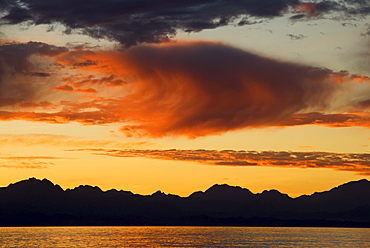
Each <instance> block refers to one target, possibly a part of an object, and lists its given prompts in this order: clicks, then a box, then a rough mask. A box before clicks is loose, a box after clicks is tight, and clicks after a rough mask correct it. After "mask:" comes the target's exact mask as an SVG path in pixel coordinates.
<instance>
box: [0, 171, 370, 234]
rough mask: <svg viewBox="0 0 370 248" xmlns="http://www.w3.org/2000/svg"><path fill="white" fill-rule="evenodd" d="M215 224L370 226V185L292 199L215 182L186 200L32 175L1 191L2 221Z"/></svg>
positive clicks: (362, 182) (349, 185)
mask: <svg viewBox="0 0 370 248" xmlns="http://www.w3.org/2000/svg"><path fill="white" fill-rule="evenodd" d="M45 225H53V226H61V225H207V226H212V225H217V226H230V225H233V226H338V227H370V182H369V181H368V180H366V179H362V180H360V181H354V182H349V183H346V184H343V185H340V186H338V187H335V188H333V189H331V190H328V191H325V192H320V193H314V194H312V195H303V196H300V197H297V198H292V197H289V196H288V195H286V194H282V193H280V192H279V191H277V190H265V191H263V192H262V193H258V194H253V193H252V192H251V191H249V190H248V189H244V188H241V187H238V186H229V185H227V184H222V185H219V184H216V185H213V186H212V187H210V188H209V189H207V190H206V191H204V192H202V191H198V192H194V193H193V194H191V195H189V196H188V197H180V196H177V195H171V194H165V193H163V192H161V191H157V192H155V193H153V194H152V195H138V194H134V193H132V192H130V191H124V190H119V191H118V190H115V189H111V190H108V191H103V190H101V189H100V188H99V187H96V186H95V187H93V186H89V185H81V186H78V187H76V188H74V189H67V190H63V189H62V188H61V187H60V186H59V185H54V184H53V183H52V182H50V181H49V180H47V179H43V180H39V179H36V178H30V179H27V180H23V181H20V182H16V183H13V184H10V185H9V186H7V187H3V188H0V226H45Z"/></svg>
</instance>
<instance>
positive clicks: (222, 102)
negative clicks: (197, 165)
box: [0, 41, 370, 138]
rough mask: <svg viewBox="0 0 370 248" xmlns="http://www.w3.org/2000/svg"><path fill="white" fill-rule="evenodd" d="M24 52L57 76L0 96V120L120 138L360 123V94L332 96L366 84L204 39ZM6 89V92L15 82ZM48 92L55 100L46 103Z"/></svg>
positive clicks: (363, 121)
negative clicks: (98, 129) (114, 129)
mask: <svg viewBox="0 0 370 248" xmlns="http://www.w3.org/2000/svg"><path fill="white" fill-rule="evenodd" d="M17 47H18V48H19V47H20V48H22V46H15V47H13V49H16V48H17ZM26 47H27V49H30V50H32V49H36V50H37V49H41V48H43V49H46V48H47V49H49V50H51V51H49V50H47V52H44V54H42V55H43V56H45V57H52V58H53V61H52V63H57V64H58V66H60V67H62V69H63V70H62V71H61V72H60V74H63V77H62V76H61V75H59V77H56V78H57V79H59V81H56V83H55V82H53V83H52V84H40V85H38V86H37V88H35V89H34V94H33V95H34V96H33V97H32V98H31V99H29V98H28V97H27V98H22V97H20V99H18V98H17V99H15V98H9V97H5V96H4V97H3V98H1V96H0V107H1V106H3V108H2V109H0V120H19V119H22V120H29V121H43V122H49V123H69V122H72V121H73V122H79V123H82V124H88V125H97V124H107V123H122V125H123V126H122V128H121V131H122V132H123V133H124V134H126V135H127V136H151V137H163V136H171V135H173V136H176V135H183V136H187V137H189V138H195V137H199V136H206V135H212V134H222V133H224V132H227V131H232V130H237V129H243V128H257V127H266V126H291V125H309V124H310V125H327V126H333V127H334V126H366V127H368V126H369V117H368V112H366V109H367V106H368V105H369V104H368V102H370V99H367V98H366V97H365V94H364V95H362V96H361V97H360V98H353V99H355V100H350V101H349V100H346V99H344V98H343V100H342V99H337V98H339V97H338V96H343V95H344V93H343V92H345V91H346V89H349V88H350V87H355V86H356V85H360V83H365V82H369V81H370V79H369V78H368V77H367V76H361V75H351V74H350V73H348V72H346V71H340V72H333V71H331V70H329V69H325V68H316V67H311V66H306V65H301V64H295V63H288V62H282V61H278V60H274V59H271V58H266V57H262V56H259V55H256V54H252V53H250V52H247V51H243V50H240V49H237V48H233V47H230V46H227V45H224V44H222V43H217V42H206V41H199V42H181V41H179V42H171V43H164V44H159V45H140V46H136V47H132V48H130V49H127V50H125V51H124V52H119V51H89V50H82V49H78V50H74V51H67V50H66V49H65V48H58V47H53V46H50V47H48V46H46V45H43V44H38V45H37V46H36V45H34V44H31V45H28V46H26ZM40 47H41V48H40ZM44 47H45V48H44ZM20 48H19V49H20ZM18 53H19V51H17V52H14V54H18ZM29 53H30V54H32V52H29ZM0 55H1V54H0ZM23 59H24V60H27V59H28V57H24V58H23ZM26 62H27V61H26ZM28 62H29V61H28ZM26 65H27V66H28V67H27V66H26ZM12 66H15V64H14V65H13V64H12ZM0 67H1V66H0ZM24 68H30V65H29V64H28V63H25V65H24ZM0 69H1V68H0ZM28 70H29V69H28ZM55 73H56V72H55ZM27 75H28V74H27ZM6 85H7V86H8V85H10V83H9V82H7V83H6ZM11 85H12V87H13V88H14V89H16V87H15V86H16V83H15V82H13V83H11ZM27 87H28V86H27ZM25 92H26V91H25ZM76 92H78V93H90V94H83V95H82V96H81V94H75V93H76ZM91 93H92V94H91ZM342 93H343V94H342ZM50 95H56V96H57V97H55V98H53V101H51V100H50V99H51V96H50ZM348 98H349V97H348ZM54 99H55V100H54ZM334 102H335V103H336V104H337V105H340V107H335V106H334V105H335V104H334ZM338 102H339V103H340V104H338ZM44 103H50V105H49V106H48V109H46V108H45V109H42V104H44ZM9 106H12V107H13V106H16V107H17V108H16V109H12V110H10V108H9ZM27 106H28V109H26V110H25V109H24V108H25V107H27ZM31 106H34V109H30V107H31ZM45 106H46V105H45ZM343 106H344V107H343ZM343 109H345V112H344V110H343ZM359 110H361V111H359ZM333 113H335V114H333Z"/></svg>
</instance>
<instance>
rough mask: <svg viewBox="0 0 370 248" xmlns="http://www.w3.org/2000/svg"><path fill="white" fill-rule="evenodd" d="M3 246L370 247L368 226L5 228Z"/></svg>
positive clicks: (0, 231)
mask: <svg viewBox="0 0 370 248" xmlns="http://www.w3.org/2000/svg"><path fill="white" fill-rule="evenodd" d="M0 247H7V248H8V247H37V248H42V247H53V248H58V247H84V248H88V247H361V248H362V247H370V229H367V228H313V227H303V228H302V227H0Z"/></svg>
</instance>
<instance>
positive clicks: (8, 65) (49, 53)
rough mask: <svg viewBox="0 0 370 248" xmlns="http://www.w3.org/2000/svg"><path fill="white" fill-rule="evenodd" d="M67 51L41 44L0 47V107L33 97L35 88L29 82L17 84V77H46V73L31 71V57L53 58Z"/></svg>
mask: <svg viewBox="0 0 370 248" xmlns="http://www.w3.org/2000/svg"><path fill="white" fill-rule="evenodd" d="M66 51H67V49H66V48H63V47H57V46H53V45H48V44H45V43H41V42H28V43H15V42H14V43H6V44H2V45H0V106H12V105H14V104H17V103H21V102H26V101H28V100H31V99H32V98H33V97H34V94H35V93H36V92H37V90H36V87H38V86H37V85H34V84H32V83H29V82H18V81H17V80H15V79H16V78H17V77H19V76H22V75H23V76H33V77H48V76H50V74H49V73H47V72H40V71H33V70H34V69H35V66H34V64H33V63H32V62H31V61H30V57H31V56H32V55H41V56H46V57H53V56H56V55H58V54H60V53H63V52H66Z"/></svg>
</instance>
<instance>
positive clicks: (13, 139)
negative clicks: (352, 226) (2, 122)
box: [0, 134, 156, 158]
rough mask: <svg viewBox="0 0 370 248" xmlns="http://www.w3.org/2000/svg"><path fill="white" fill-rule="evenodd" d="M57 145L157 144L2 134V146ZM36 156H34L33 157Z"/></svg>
mask: <svg viewBox="0 0 370 248" xmlns="http://www.w3.org/2000/svg"><path fill="white" fill-rule="evenodd" d="M44 145H48V146H56V147H64V148H85V147H99V148H120V149H123V148H125V149H129V148H140V147H148V146H149V147H152V146H155V145H156V144H154V143H152V142H120V141H114V140H91V139H85V138H83V137H73V136H68V135H53V134H23V135H14V134H13V135H12V134H1V135H0V147H1V146H44ZM32 158H34V157H32Z"/></svg>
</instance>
